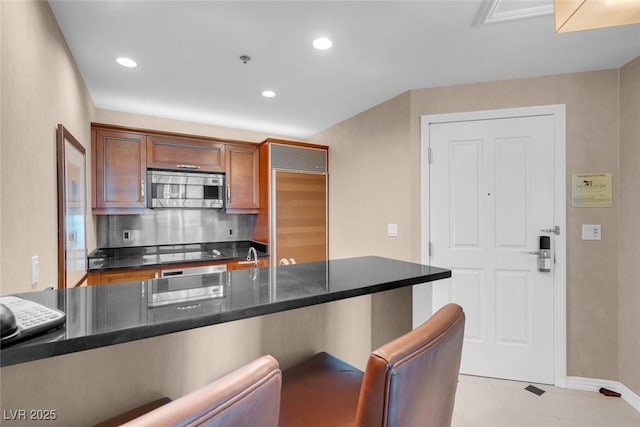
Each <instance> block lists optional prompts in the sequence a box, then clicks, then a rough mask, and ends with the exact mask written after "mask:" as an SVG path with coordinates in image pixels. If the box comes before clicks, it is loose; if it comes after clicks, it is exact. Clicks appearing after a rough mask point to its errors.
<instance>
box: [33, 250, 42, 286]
mask: <svg viewBox="0 0 640 427" xmlns="http://www.w3.org/2000/svg"><path fill="white" fill-rule="evenodd" d="M39 281H40V257H39V256H37V255H36V256H32V257H31V285H33V286H35V285H37V284H38V282H39Z"/></svg>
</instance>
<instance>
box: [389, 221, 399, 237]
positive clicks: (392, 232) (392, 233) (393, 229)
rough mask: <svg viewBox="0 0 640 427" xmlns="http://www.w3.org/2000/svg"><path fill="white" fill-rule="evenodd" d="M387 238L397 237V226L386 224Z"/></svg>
mask: <svg viewBox="0 0 640 427" xmlns="http://www.w3.org/2000/svg"><path fill="white" fill-rule="evenodd" d="M387 236H390V237H398V224H387Z"/></svg>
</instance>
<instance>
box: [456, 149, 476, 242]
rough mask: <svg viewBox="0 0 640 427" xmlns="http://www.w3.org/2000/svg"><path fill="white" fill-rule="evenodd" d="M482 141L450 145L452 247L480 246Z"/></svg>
mask: <svg viewBox="0 0 640 427" xmlns="http://www.w3.org/2000/svg"><path fill="white" fill-rule="evenodd" d="M481 148H482V147H481V144H480V141H477V140H476V141H455V142H453V143H452V144H451V151H450V162H451V187H450V188H451V209H450V212H451V213H452V214H453V218H452V221H451V237H452V239H451V245H452V246H453V247H471V246H476V247H477V246H479V245H480V241H479V238H480V231H479V230H480V224H479V223H478V215H479V212H478V209H479V207H478V202H479V200H480V186H479V184H480V182H481V181H480V170H481V166H482V165H481V164H480V159H481Z"/></svg>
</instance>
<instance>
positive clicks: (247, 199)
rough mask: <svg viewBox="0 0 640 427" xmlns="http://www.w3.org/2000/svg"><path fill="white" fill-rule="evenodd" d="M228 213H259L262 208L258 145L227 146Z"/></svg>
mask: <svg viewBox="0 0 640 427" xmlns="http://www.w3.org/2000/svg"><path fill="white" fill-rule="evenodd" d="M225 155H226V158H227V160H226V178H227V204H226V210H227V213H258V208H259V207H260V200H259V197H260V192H259V175H258V174H259V159H260V157H259V156H260V151H259V147H258V146H257V145H248V144H247V145H244V144H227V146H226V153H225Z"/></svg>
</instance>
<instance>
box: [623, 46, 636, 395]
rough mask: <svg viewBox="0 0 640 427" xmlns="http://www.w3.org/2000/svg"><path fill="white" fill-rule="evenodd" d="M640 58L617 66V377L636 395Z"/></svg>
mask: <svg viewBox="0 0 640 427" xmlns="http://www.w3.org/2000/svg"><path fill="white" fill-rule="evenodd" d="M638 165H640V58H636V59H635V60H634V61H632V62H630V63H629V64H627V65H625V66H624V67H622V68H621V69H620V191H619V194H620V209H619V219H620V220H619V224H620V225H619V226H620V246H619V248H620V257H619V275H620V276H619V281H620V282H619V283H620V285H619V286H620V287H619V292H618V295H619V329H618V336H619V341H620V343H619V347H618V349H619V351H618V360H619V362H618V363H619V377H620V382H622V383H623V384H624V385H626V386H627V387H628V388H630V389H631V390H632V391H633V392H634V393H635V394H636V395H640V335H639V333H638V326H639V325H640V262H638V256H640V214H639V212H640V188H639V186H640V167H638Z"/></svg>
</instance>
